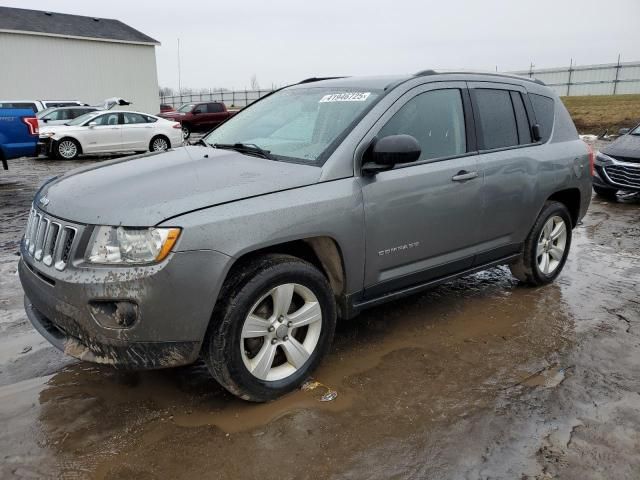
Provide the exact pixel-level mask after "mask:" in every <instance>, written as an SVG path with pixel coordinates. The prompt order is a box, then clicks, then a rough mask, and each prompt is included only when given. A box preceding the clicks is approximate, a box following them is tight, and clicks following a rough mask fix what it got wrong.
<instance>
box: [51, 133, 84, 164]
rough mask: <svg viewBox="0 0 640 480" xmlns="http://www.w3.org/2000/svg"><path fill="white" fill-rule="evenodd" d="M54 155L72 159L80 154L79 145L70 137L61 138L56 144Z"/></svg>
mask: <svg viewBox="0 0 640 480" xmlns="http://www.w3.org/2000/svg"><path fill="white" fill-rule="evenodd" d="M56 155H57V157H58V158H61V159H63V160H73V159H74V158H76V157H77V156H78V155H80V145H79V144H78V142H76V141H75V140H74V139H72V138H63V139H62V140H60V141H59V142H58V144H57V145H56Z"/></svg>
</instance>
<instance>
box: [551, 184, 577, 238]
mask: <svg viewBox="0 0 640 480" xmlns="http://www.w3.org/2000/svg"><path fill="white" fill-rule="evenodd" d="M547 201H556V202H560V203H562V204H563V205H564V206H565V207H567V210H569V214H570V215H571V224H572V225H571V226H572V228H575V227H576V225H577V224H578V220H579V216H580V202H581V195H580V190H579V189H578V188H567V189H565V190H559V191H557V192H555V193H554V194H553V195H551V196H549V198H547Z"/></svg>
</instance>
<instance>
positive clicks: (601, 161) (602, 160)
mask: <svg viewBox="0 0 640 480" xmlns="http://www.w3.org/2000/svg"><path fill="white" fill-rule="evenodd" d="M613 162H614V160H613V158H611V157H610V156H609V155H606V154H604V153H602V152H598V153H597V154H596V160H595V164H596V165H600V166H601V167H605V166H607V165H611V164H612V163H613Z"/></svg>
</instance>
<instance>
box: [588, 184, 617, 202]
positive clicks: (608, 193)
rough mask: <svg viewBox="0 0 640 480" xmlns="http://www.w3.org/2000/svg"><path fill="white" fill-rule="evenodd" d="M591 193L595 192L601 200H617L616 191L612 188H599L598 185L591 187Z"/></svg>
mask: <svg viewBox="0 0 640 480" xmlns="http://www.w3.org/2000/svg"><path fill="white" fill-rule="evenodd" d="M593 191H594V192H596V195H598V196H599V197H602V198H606V199H607V200H617V199H618V190H616V189H613V188H606V187H599V186H598V185H593Z"/></svg>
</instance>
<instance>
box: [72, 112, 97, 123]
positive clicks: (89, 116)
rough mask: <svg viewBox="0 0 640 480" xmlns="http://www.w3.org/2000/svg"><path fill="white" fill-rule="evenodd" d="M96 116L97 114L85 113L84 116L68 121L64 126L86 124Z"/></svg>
mask: <svg viewBox="0 0 640 480" xmlns="http://www.w3.org/2000/svg"><path fill="white" fill-rule="evenodd" d="M96 115H98V112H89V113H85V114H84V115H80V116H79V117H76V118H74V119H73V120H69V121H68V122H67V123H66V124H67V125H82V124H83V123H84V122H86V121H87V120H89V119H90V118H93V117H95V116H96Z"/></svg>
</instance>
